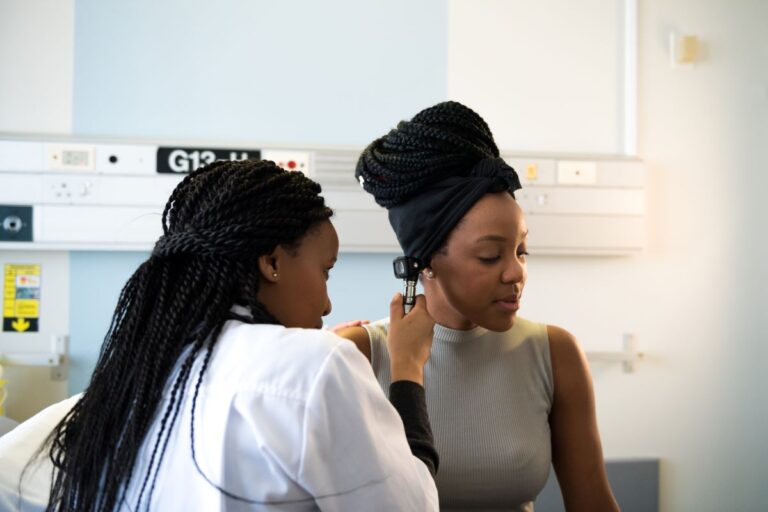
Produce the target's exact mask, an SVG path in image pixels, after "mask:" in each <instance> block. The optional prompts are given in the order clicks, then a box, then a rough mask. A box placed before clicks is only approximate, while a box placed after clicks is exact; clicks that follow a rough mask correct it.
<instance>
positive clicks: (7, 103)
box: [0, 0, 75, 134]
mask: <svg viewBox="0 0 768 512" xmlns="http://www.w3.org/2000/svg"><path fill="white" fill-rule="evenodd" d="M74 3H75V2H74V0H25V1H23V2H20V1H18V0H0V34H2V38H1V39H0V41H2V44H0V132H15V133H21V132H28V133H65V134H68V133H70V132H71V130H72V75H73V69H74V68H73V54H74V50H73V48H74V32H75V24H74V18H75V9H74Z"/></svg>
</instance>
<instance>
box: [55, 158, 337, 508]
mask: <svg viewBox="0 0 768 512" xmlns="http://www.w3.org/2000/svg"><path fill="white" fill-rule="evenodd" d="M319 194H320V186H319V185H318V184H316V183H315V182H313V181H311V180H309V179H308V178H306V177H305V176H303V175H302V174H300V173H292V172H287V171H283V170H282V169H280V168H279V167H277V166H276V165H275V164H274V163H272V162H267V161H260V162H259V161H250V160H246V161H238V162H215V163H213V164H211V165H209V166H207V167H205V168H202V169H199V170H197V171H195V172H193V173H191V174H190V175H188V176H187V177H185V178H184V180H182V182H181V183H180V184H179V185H178V186H177V187H176V189H175V190H174V191H173V193H172V194H171V197H170V199H169V200H168V203H167V205H166V207H165V210H164V212H163V216H162V226H163V235H162V236H161V237H160V239H159V240H158V242H157V244H156V245H155V248H154V251H153V252H152V254H151V256H150V257H149V259H147V260H146V261H145V262H144V263H142V264H141V265H140V266H139V268H138V269H137V270H136V272H135V273H134V274H133V275H132V276H131V278H130V279H129V280H128V282H127V283H126V285H125V287H124V288H123V290H122V292H121V294H120V298H119V300H118V303H117V307H116V309H115V313H114V316H113V317H112V322H111V325H110V327H109V330H108V332H107V334H106V338H105V340H104V344H103V346H102V349H101V353H100V355H99V360H98V362H97V364H96V369H95V371H94V373H93V376H92V378H91V381H90V384H89V385H88V388H87V390H86V391H85V393H84V395H83V397H82V399H81V400H80V401H79V402H78V403H77V405H75V407H74V408H73V409H72V410H71V411H70V412H69V413H68V414H67V415H66V416H65V418H64V419H63V420H62V421H61V422H60V423H59V424H58V425H57V426H56V428H55V429H54V431H53V432H52V433H51V435H50V436H49V438H48V443H50V448H49V449H48V453H49V456H50V458H51V460H52V462H53V464H54V467H55V471H54V478H53V481H52V484H51V491H50V501H49V504H48V508H47V510H49V511H61V512H64V511H78V512H82V511H112V510H114V509H115V508H116V505H119V504H120V503H121V501H122V500H123V499H124V494H123V493H124V491H125V489H126V488H127V486H128V484H129V483H130V482H131V481H132V479H133V478H137V477H138V478H142V479H143V481H142V485H141V492H140V495H139V499H138V501H139V503H137V504H136V509H138V508H140V506H141V504H142V498H144V499H145V504H146V505H145V506H148V505H149V503H150V501H151V495H152V490H153V488H154V480H155V478H156V477H157V470H158V469H159V465H160V462H161V461H162V458H163V454H164V452H165V448H166V446H167V443H168V439H169V434H170V431H171V429H172V428H173V425H174V423H175V421H176V418H177V415H178V413H179V410H180V404H181V394H182V392H183V390H184V388H185V386H186V384H187V383H188V382H189V379H190V377H191V375H190V374H191V370H192V365H193V362H194V360H195V358H196V357H197V356H198V355H201V354H202V355H203V356H204V362H203V364H202V369H201V370H200V373H199V375H198V380H197V386H196V388H195V389H196V391H195V396H196V395H197V390H199V386H200V382H201V379H202V375H203V373H204V372H205V370H206V368H207V366H208V362H209V360H210V357H211V353H212V349H213V347H214V345H215V344H216V342H217V338H218V335H219V333H220V332H221V329H222V326H223V324H224V322H225V321H226V320H227V319H228V315H229V312H230V309H231V307H232V306H233V304H236V303H237V304H241V305H244V306H247V307H248V308H249V309H250V311H251V313H252V317H253V318H252V319H251V321H252V322H254V323H278V322H277V320H276V319H275V318H274V317H273V316H272V315H271V314H270V313H269V311H267V309H266V308H265V307H264V306H263V305H262V304H260V303H259V302H258V301H257V299H256V295H257V291H258V284H259V277H258V265H257V259H258V257H259V256H261V255H264V254H269V253H271V252H272V251H273V250H274V249H275V248H276V247H277V246H278V245H282V246H285V247H287V248H291V247H296V246H297V245H298V244H299V243H300V241H301V239H302V237H303V236H304V235H305V234H306V233H307V232H308V231H309V230H310V229H311V228H312V227H313V226H315V225H317V224H318V223H320V222H321V221H323V220H326V219H328V218H329V217H330V216H331V215H332V212H331V210H330V209H329V208H327V207H326V206H325V203H324V200H323V198H322V197H320V195H319ZM182 355H183V360H182V361H181V369H180V370H179V373H178V374H176V375H177V377H176V378H175V380H174V381H173V383H172V386H171V392H170V397H169V401H168V405H167V406H166V407H165V408H164V410H160V407H159V404H160V402H161V399H162V398H163V397H162V395H163V390H164V387H165V386H166V384H167V382H168V380H169V379H170V377H171V375H172V370H173V369H174V367H175V366H176V364H177V361H178V360H179V358H180V357H182ZM192 415H193V418H192V421H193V425H194V408H193V412H192ZM155 418H158V419H159V420H160V422H161V427H160V432H159V434H158V435H157V438H156V439H155V441H154V448H153V452H152V455H151V459H150V462H149V468H148V470H147V472H146V474H145V475H134V474H133V470H134V464H135V462H136V459H137V454H138V451H139V449H140V448H141V446H142V443H143V441H144V439H145V437H146V435H147V432H148V430H149V428H150V427H151V425H152V424H153V422H154V421H156V419H155ZM192 448H193V454H194V431H193V433H192ZM195 462H196V461H195ZM153 471H154V477H153ZM198 471H199V467H198ZM203 476H205V475H203Z"/></svg>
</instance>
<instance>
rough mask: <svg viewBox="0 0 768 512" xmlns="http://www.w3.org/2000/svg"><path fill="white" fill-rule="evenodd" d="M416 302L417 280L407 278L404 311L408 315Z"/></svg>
mask: <svg viewBox="0 0 768 512" xmlns="http://www.w3.org/2000/svg"><path fill="white" fill-rule="evenodd" d="M414 304H416V281H415V280H414V281H412V280H410V279H406V280H405V296H404V297H403V313H405V314H406V315H407V314H408V313H410V311H411V309H413V305H414Z"/></svg>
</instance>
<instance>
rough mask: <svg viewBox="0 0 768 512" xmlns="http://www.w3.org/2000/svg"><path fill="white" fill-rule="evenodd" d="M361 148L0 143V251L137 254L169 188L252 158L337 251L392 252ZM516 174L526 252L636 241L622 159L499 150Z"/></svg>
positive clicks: (638, 191) (634, 191)
mask: <svg viewBox="0 0 768 512" xmlns="http://www.w3.org/2000/svg"><path fill="white" fill-rule="evenodd" d="M360 151H361V148H357V149H340V148H322V147H316V148H270V147H264V146H259V145H253V146H251V145H249V144H238V145H236V146H234V147H229V146H228V145H226V144H221V143H220V142H219V143H213V144H204V143H194V144H192V143H183V144H172V143H162V142H156V141H153V142H152V143H143V142H139V143H136V142H123V141H119V142H111V141H110V142H106V141H94V140H81V139H62V140H45V141H41V140H32V139H24V138H17V139H8V138H6V139H5V140H0V249H6V250H7V249H23V250H30V249H35V250H36V249H54V250H149V249H151V247H152V246H153V244H154V242H155V240H157V238H158V237H159V236H160V234H161V226H160V217H161V214H162V211H163V207H164V205H165V202H166V201H167V199H168V196H169V195H170V193H171V191H172V190H173V188H174V187H175V186H176V184H177V183H178V182H179V181H180V180H181V179H182V178H183V177H184V175H185V174H186V173H188V172H189V171H190V170H192V169H194V168H196V167H198V166H200V165H203V164H206V163H210V162H212V161H214V160H219V159H244V158H263V159H268V160H273V161H275V162H276V163H278V164H279V165H281V166H282V167H284V168H286V169H289V170H294V171H298V172H304V173H306V174H307V175H308V176H309V177H311V178H312V179H314V180H316V181H318V182H319V183H320V184H321V185H322V187H323V195H324V196H325V198H326V201H327V203H328V204H329V206H330V207H331V208H333V210H334V212H335V215H334V218H333V221H334V224H335V226H336V229H337V231H338V233H339V239H340V242H341V247H340V249H341V250H342V251H353V252H377V253H401V249H400V247H399V245H398V243H397V239H396V238H395V235H394V233H393V231H392V228H391V227H390V225H389V221H388V218H387V212H386V210H384V209H383V208H381V207H379V206H378V205H376V203H375V202H374V201H373V198H372V197H371V196H370V195H369V194H366V193H365V192H364V191H362V190H361V189H360V187H359V185H358V183H357V181H355V179H354V168H355V163H356V161H357V158H358V156H359V154H360ZM502 156H503V157H504V159H505V160H506V161H507V162H508V163H509V164H510V165H512V167H514V168H515V169H516V170H517V172H518V174H519V175H520V179H521V182H522V184H523V189H522V190H521V191H519V192H518V193H517V194H516V197H517V199H518V201H519V203H520V205H521V207H522V208H523V211H524V212H525V213H526V221H527V224H528V228H529V231H530V235H529V244H528V245H529V252H530V253H532V254H561V255H630V254H636V253H639V252H641V251H642V250H643V249H644V247H645V245H646V240H645V239H646V226H645V169H644V166H643V164H642V163H641V162H639V161H637V160H633V159H625V158H602V157H601V158H597V157H581V158H570V157H569V158H558V157H555V156H546V157H543V156H535V155H534V156H525V155H518V154H503V155H502Z"/></svg>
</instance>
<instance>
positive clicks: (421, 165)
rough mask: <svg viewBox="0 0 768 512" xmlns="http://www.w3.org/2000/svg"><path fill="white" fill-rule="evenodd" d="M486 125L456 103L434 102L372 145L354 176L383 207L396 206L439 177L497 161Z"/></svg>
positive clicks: (361, 158) (473, 112) (364, 153)
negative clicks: (483, 160) (490, 161)
mask: <svg viewBox="0 0 768 512" xmlns="http://www.w3.org/2000/svg"><path fill="white" fill-rule="evenodd" d="M498 156H499V148H498V147H496V142H494V140H493V134H492V133H491V130H490V128H488V124H487V123H486V122H485V121H484V120H483V118H482V117H480V116H479V115H478V114H477V113H476V112H475V111H474V110H472V109H470V108H469V107H467V106H465V105H462V104H461V103H458V102H456V101H446V102H443V103H438V104H437V105H434V106H432V107H429V108H427V109H424V110H422V111H421V112H419V113H418V114H416V115H415V116H414V117H413V119H411V120H410V121H401V122H400V123H399V124H398V125H397V127H396V128H394V129H392V130H391V131H390V132H389V133H388V134H387V135H385V136H383V137H380V138H378V139H376V140H374V141H373V142H372V143H371V144H369V145H368V147H367V148H366V149H365V151H363V154H362V155H361V156H360V159H359V160H358V162H357V168H356V169H355V177H356V178H357V179H358V180H359V181H360V182H361V184H362V185H363V188H364V189H365V191H366V192H368V193H370V194H372V195H373V197H374V198H375V199H376V202H377V203H378V204H379V205H381V206H383V207H384V208H390V207H392V206H396V205H398V204H401V203H403V202H405V201H407V200H408V199H410V198H411V197H413V196H415V195H417V194H419V193H420V192H421V191H422V190H424V189H425V188H427V187H428V186H430V185H431V184H433V183H434V182H436V181H439V180H440V178H444V177H448V176H453V175H465V174H466V173H467V172H469V170H470V169H471V168H472V166H473V165H475V164H476V163H477V162H478V161H480V160H482V159H484V158H497V157H498Z"/></svg>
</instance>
